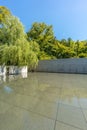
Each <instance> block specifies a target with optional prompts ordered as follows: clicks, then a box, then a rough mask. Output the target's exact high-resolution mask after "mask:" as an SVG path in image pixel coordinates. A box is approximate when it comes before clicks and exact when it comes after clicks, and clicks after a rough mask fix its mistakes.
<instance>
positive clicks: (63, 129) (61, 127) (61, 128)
mask: <svg viewBox="0 0 87 130" xmlns="http://www.w3.org/2000/svg"><path fill="white" fill-rule="evenodd" d="M55 130H81V129H78V128H75V127H73V126H70V125H66V124H64V123H60V122H58V121H57V122H56V128H55Z"/></svg>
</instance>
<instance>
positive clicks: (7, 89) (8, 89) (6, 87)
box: [3, 86, 13, 93]
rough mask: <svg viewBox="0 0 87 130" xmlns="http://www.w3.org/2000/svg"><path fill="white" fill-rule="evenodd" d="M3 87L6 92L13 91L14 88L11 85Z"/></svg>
mask: <svg viewBox="0 0 87 130" xmlns="http://www.w3.org/2000/svg"><path fill="white" fill-rule="evenodd" d="M3 88H4V91H5V92H6V93H12V91H13V89H12V88H11V87H9V86H4V87H3Z"/></svg>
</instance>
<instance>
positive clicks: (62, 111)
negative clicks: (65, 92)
mask: <svg viewBox="0 0 87 130" xmlns="http://www.w3.org/2000/svg"><path fill="white" fill-rule="evenodd" d="M57 120H59V121H62V122H64V123H67V124H69V125H72V126H75V127H77V128H80V129H84V130H86V129H87V124H86V120H85V118H84V116H83V114H82V111H81V110H80V109H79V108H76V107H71V106H68V105H64V104H60V105H59V111H58V115H57Z"/></svg>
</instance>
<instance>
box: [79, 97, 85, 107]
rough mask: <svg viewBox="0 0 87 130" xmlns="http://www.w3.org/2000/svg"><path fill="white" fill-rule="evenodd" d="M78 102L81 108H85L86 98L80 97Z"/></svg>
mask: <svg viewBox="0 0 87 130" xmlns="http://www.w3.org/2000/svg"><path fill="white" fill-rule="evenodd" d="M79 103H80V106H81V108H83V109H87V98H80V99H79Z"/></svg>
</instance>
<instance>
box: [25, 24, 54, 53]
mask: <svg viewBox="0 0 87 130" xmlns="http://www.w3.org/2000/svg"><path fill="white" fill-rule="evenodd" d="M27 37H28V41H35V42H37V43H38V44H39V46H40V51H41V52H42V51H43V52H46V53H47V55H51V49H52V44H53V43H54V40H55V37H54V33H53V28H52V26H49V25H46V24H45V23H37V22H35V23H33V25H32V27H31V29H30V30H29V31H28V32H27ZM41 54H42V53H41Z"/></svg>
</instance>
